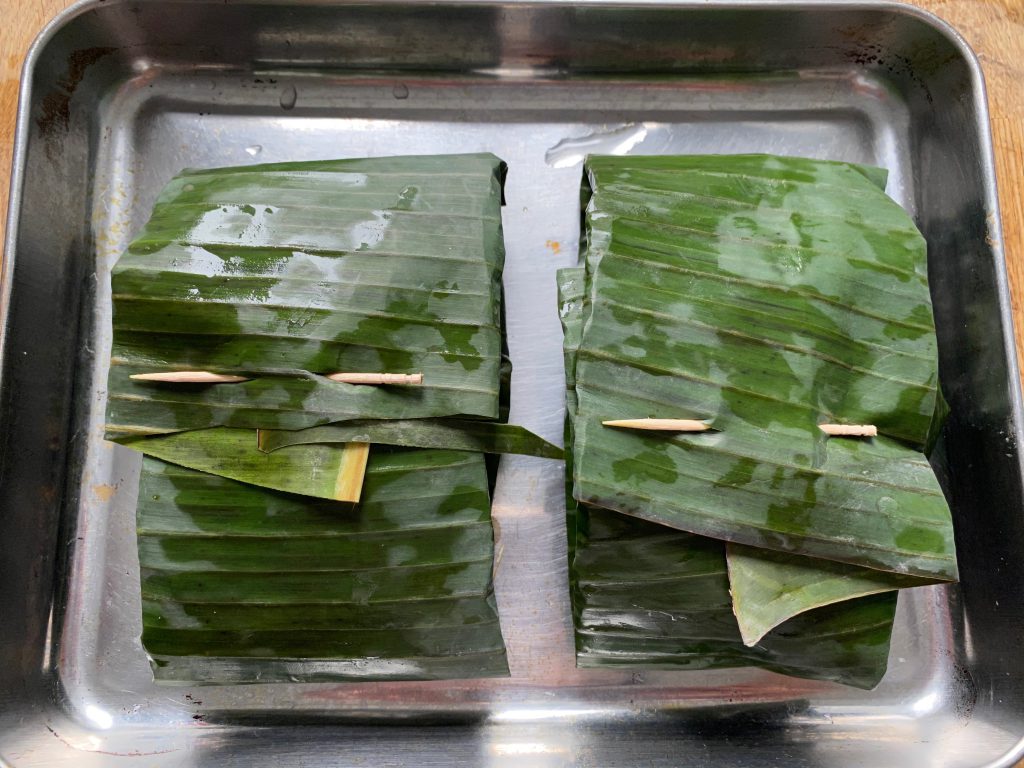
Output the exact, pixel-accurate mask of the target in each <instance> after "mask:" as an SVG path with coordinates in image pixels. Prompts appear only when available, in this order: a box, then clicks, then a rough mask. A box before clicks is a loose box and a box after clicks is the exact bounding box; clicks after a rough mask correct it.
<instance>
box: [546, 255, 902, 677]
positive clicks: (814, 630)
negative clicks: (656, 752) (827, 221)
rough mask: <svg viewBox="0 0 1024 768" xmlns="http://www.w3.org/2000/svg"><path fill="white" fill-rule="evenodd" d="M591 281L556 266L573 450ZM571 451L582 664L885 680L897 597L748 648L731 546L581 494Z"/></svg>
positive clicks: (808, 619)
mask: <svg viewBox="0 0 1024 768" xmlns="http://www.w3.org/2000/svg"><path fill="white" fill-rule="evenodd" d="M584 282H585V275H584V270H583V269H565V270H560V271H559V273H558V289H559V306H560V312H559V314H560V316H561V318H562V327H563V331H564V349H565V371H566V382H567V385H566V396H567V409H566V412H567V419H566V446H567V447H568V446H572V445H573V430H572V425H573V421H574V419H575V416H576V401H575V367H576V352H577V349H578V345H579V341H580V338H581V332H582V326H583V292H584ZM572 459H573V453H572V451H571V450H567V451H566V481H567V484H566V527H567V531H568V536H569V542H568V550H569V575H570V596H571V601H572V607H573V622H574V626H575V635H576V652H577V655H576V658H577V663H578V665H579V666H581V667H605V666H625V667H632V668H661V669H684V670H697V669H716V668H727V667H738V666H755V667H760V668H762V669H768V670H772V671H775V672H780V673H783V674H789V675H793V676H796V677H804V678H811V679H820V680H830V681H834V682H839V683H843V684H846V685H852V686H856V687H860V688H872V687H874V685H876V684H877V682H878V680H879V679H880V678H881V675H882V674H883V673H884V671H885V665H886V658H887V656H888V648H889V636H890V634H891V630H892V619H893V616H894V613H895V608H896V600H895V593H892V592H890V593H888V594H877V595H875V596H873V597H865V599H863V600H852V601H851V602H850V603H849V604H847V605H844V606H841V607H831V608H827V607H819V608H816V609H810V610H807V611H804V612H803V613H802V615H800V616H797V617H796V618H791V620H789V621H786V622H785V623H781V622H779V623H781V626H778V628H777V629H775V630H774V631H766V632H765V633H762V636H761V637H760V639H759V642H757V643H754V644H753V647H749V646H750V644H747V643H746V642H745V639H746V638H745V635H744V627H743V626H742V624H741V623H739V620H740V618H741V617H739V616H737V615H736V614H735V613H734V612H733V598H732V594H731V585H730V579H729V574H728V572H727V564H728V567H731V566H732V562H731V561H727V559H726V549H727V545H725V544H724V543H723V542H721V541H717V540H715V539H711V538H705V537H701V536H694V535H691V534H686V533H683V532H680V531H678V530H675V529H672V528H668V527H665V526H662V525H656V524H652V523H648V522H646V521H643V520H639V519H637V518H634V517H631V516H627V515H621V514H618V513H615V512H612V511H610V510H607V509H601V508H599V507H596V506H592V505H588V504H582V503H580V502H578V501H577V500H576V498H575V497H574V495H573V486H572V481H571V477H572ZM730 546H731V545H730ZM867 594H869V593H865V595H867ZM774 626H777V624H776V625H773V627H772V628H771V629H774Z"/></svg>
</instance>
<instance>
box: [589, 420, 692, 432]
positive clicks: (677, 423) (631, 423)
mask: <svg viewBox="0 0 1024 768" xmlns="http://www.w3.org/2000/svg"><path fill="white" fill-rule="evenodd" d="M601 423H602V424H603V425H604V426H606V427H619V428H621V429H644V430H650V431H653V432H706V431H707V430H709V429H711V427H710V425H708V424H707V422H704V421H699V420H698V419H615V420H612V421H602V422H601Z"/></svg>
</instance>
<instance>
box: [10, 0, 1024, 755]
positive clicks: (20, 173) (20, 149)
mask: <svg viewBox="0 0 1024 768" xmlns="http://www.w3.org/2000/svg"><path fill="white" fill-rule="evenodd" d="M132 2H139V0H77V1H76V2H75V3H73V4H72V5H71V6H69V7H68V8H66V9H65V10H63V11H62V12H60V13H59V14H57V15H56V16H54V17H53V18H52V19H51V20H50V21H49V22H48V23H47V24H46V25H45V26H44V27H43V28H42V29H41V30H40V32H39V33H38V34H37V36H36V37H35V39H34V40H33V42H32V43H31V45H30V46H29V48H28V52H27V54H26V56H25V59H24V62H23V64H22V67H21V73H20V82H19V89H18V108H17V117H16V123H15V133H14V142H13V152H12V161H11V175H10V197H9V204H8V209H7V214H6V219H5V222H6V227H7V228H6V230H5V234H4V240H3V252H2V255H0V258H2V262H0V391H2V388H3V387H4V385H5V384H6V379H5V368H6V363H7V359H8V354H9V353H8V350H7V338H6V336H7V334H6V329H7V326H8V320H9V313H10V307H11V293H12V290H13V282H14V269H15V264H16V261H17V241H18V239H19V222H20V219H21V210H22V204H23V199H22V198H23V187H24V182H25V177H26V161H27V153H28V146H29V140H30V136H31V133H32V128H31V121H30V114H29V112H30V107H31V104H32V98H33V93H34V89H33V85H32V80H33V76H34V74H35V72H36V68H37V67H38V65H39V63H40V60H41V59H42V57H43V55H44V53H45V50H46V48H47V46H48V45H49V44H50V42H51V41H52V40H53V38H54V37H55V36H56V35H57V34H58V33H59V32H60V31H61V30H62V29H64V28H65V27H66V26H67V25H68V24H69V23H71V22H72V21H73V20H74V19H76V18H78V17H79V16H83V15H85V14H87V13H89V12H92V11H95V10H98V9H102V8H110V7H113V6H115V5H128V4H131V3H132ZM173 2H175V3H176V4H181V5H196V6H199V5H208V4H212V0H173ZM221 2H222V3H223V4H227V5H238V6H246V5H280V6H294V7H300V6H316V7H321V8H324V7H336V8H344V7H346V6H358V5H363V4H364V2H361V0H306V1H305V2H304V1H303V0H278V1H277V2H275V0H221ZM374 3H375V4H377V5H381V6H388V5H393V6H409V5H420V6H427V5H451V6H467V7H483V8H487V7H561V8H566V9H571V8H588V7H589V8H594V7H600V8H609V9H611V8H615V9H619V10H627V11H628V10H634V9H635V10H658V11H679V12H691V11H702V12H711V11H743V10H749V11H758V10H760V11H765V10H779V11H796V10H800V11H811V12H816V13H823V14H827V13H829V12H834V11H847V12H849V11H874V12H881V13H888V14H893V15H897V16H906V17H911V18H914V19H916V20H918V21H920V22H921V23H923V24H925V25H927V26H929V27H931V28H932V29H933V30H935V31H936V32H937V33H939V34H940V35H942V36H943V37H944V38H946V40H948V41H949V42H950V43H951V44H952V45H953V46H954V48H955V50H956V51H957V54H958V55H959V57H960V58H961V59H962V61H963V62H964V63H965V64H966V65H967V67H968V70H969V73H970V85H971V89H972V102H973V103H972V104H971V110H972V114H973V120H974V123H975V127H976V131H977V138H978V141H979V145H980V150H981V152H980V154H979V158H978V162H979V165H980V172H981V177H982V186H983V187H984V189H983V198H984V201H985V209H986V213H987V219H988V231H987V234H988V237H987V238H986V240H987V242H986V249H987V250H988V252H989V253H991V254H992V257H993V267H994V275H995V283H996V285H995V288H996V295H997V300H998V303H999V318H1000V326H1001V328H1002V330H1003V334H1004V339H1003V347H1004V349H1003V352H1004V359H1005V361H1006V366H1007V375H1008V376H1010V377H1011V381H1010V389H1011V392H1010V393H1009V394H1010V402H1009V413H1008V417H1009V422H1010V423H1011V424H1012V427H1013V432H1014V434H1015V436H1016V438H1017V442H1018V444H1021V443H1022V442H1024V417H1022V412H1024V396H1022V385H1021V364H1020V361H1019V360H1018V357H1017V352H1016V345H1015V335H1016V333H1017V329H1016V328H1015V323H1014V316H1013V309H1012V304H1011V296H1010V289H1009V280H1008V265H1007V260H1006V253H1005V251H1004V247H1003V236H1002V216H1001V211H1000V205H999V198H998V186H997V185H998V179H997V178H996V172H995V159H994V146H993V139H992V130H991V124H990V110H989V106H988V91H987V88H986V84H985V77H984V73H983V70H982V67H981V63H980V60H979V58H978V55H977V54H976V53H975V51H974V50H973V49H972V48H971V46H970V45H969V44H968V43H967V41H966V40H965V38H964V37H963V36H962V35H961V33H960V32H959V31H958V30H957V29H956V28H955V27H953V26H952V25H951V24H950V23H949V22H946V21H945V20H943V19H942V18H941V17H939V16H938V15H936V14H935V13H933V12H931V11H929V10H926V9H923V8H921V7H919V6H916V5H912V4H909V3H905V2H898V1H896V0H807V1H806V2H799V1H796V0H705V1H704V2H700V0H374ZM218 4H220V3H218ZM1019 464H1020V466H1021V469H1022V472H1021V474H1022V476H1024V457H1022V458H1021V459H1020V460H1019ZM1021 758H1024V734H1022V735H1021V738H1020V739H1019V740H1018V741H1017V742H1016V743H1015V744H1014V745H1013V746H1012V747H1011V748H1010V749H1009V750H1008V751H1007V752H1006V753H1004V754H1003V755H1002V756H1001V757H998V758H996V759H995V760H993V761H991V762H990V763H988V764H987V767H988V768H1001V767H1005V768H1011V767H1012V766H1015V765H1017V763H1018V761H1020V760H1021ZM2 761H3V759H2V757H0V762H2Z"/></svg>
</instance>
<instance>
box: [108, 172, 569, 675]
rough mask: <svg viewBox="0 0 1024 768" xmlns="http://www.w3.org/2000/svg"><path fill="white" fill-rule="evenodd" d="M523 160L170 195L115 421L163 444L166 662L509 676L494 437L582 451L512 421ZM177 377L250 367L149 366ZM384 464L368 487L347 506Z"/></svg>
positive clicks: (243, 670)
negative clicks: (505, 204) (511, 333)
mask: <svg viewBox="0 0 1024 768" xmlns="http://www.w3.org/2000/svg"><path fill="white" fill-rule="evenodd" d="M503 178H504V164H503V163H502V162H501V161H500V160H498V159H497V158H495V157H494V156H492V155H459V156H436V157H404V158H378V159H369V160H339V161H324V162H311V163H281V164H275V165H262V166H250V167H241V168H225V169H213V170H201V171H185V172H183V173H182V174H181V175H179V176H178V177H176V178H175V179H174V180H172V181H171V182H170V183H169V184H168V186H167V187H166V188H165V189H164V190H163V191H162V192H161V194H160V196H159V198H158V200H157V203H156V206H155V208H154V210H153V213H152V216H151V218H150V220H149V222H148V223H147V224H146V226H145V229H144V230H143V232H142V233H141V234H140V235H139V237H138V238H136V240H135V241H133V243H132V244H131V245H130V247H129V248H128V250H127V251H126V253H125V254H124V255H123V256H122V258H121V259H120V261H119V262H118V264H117V265H116V266H115V269H114V271H113V276H112V289H113V291H112V292H113V305H114V311H113V328H114V342H113V349H112V355H111V357H112V360H111V369H110V376H109V384H108V391H109V401H108V409H107V427H106V433H107V437H108V438H109V439H112V440H114V441H116V442H119V443H121V444H123V445H125V446H127V447H130V448H132V449H134V450H137V451H140V452H142V453H143V454H145V455H146V458H145V460H144V462H143V475H142V481H141V484H140V491H139V504H138V509H137V519H138V542H139V558H140V565H141V568H142V571H141V573H142V595H143V614H144V616H143V625H144V630H143V636H142V640H143V645H144V647H145V648H146V650H147V652H148V653H149V654H150V657H151V659H152V661H153V666H154V672H155V675H156V677H157V679H158V680H171V681H195V682H253V681H273V680H292V681H297V680H327V679H334V680H337V679H433V678H450V677H480V676H493V675H503V674H507V663H506V661H505V650H504V645H503V642H502V637H501V632H500V627H499V624H498V618H497V613H496V610H495V601H494V596H493V591H492V588H491V572H492V569H493V561H494V557H493V554H494V544H493V532H492V527H491V521H490V488H491V484H492V482H493V469H494V467H493V462H492V461H490V460H489V458H490V457H487V456H485V454H494V453H507V452H526V453H533V454H537V455H549V456H557V455H559V453H560V451H559V449H557V448H556V447H554V446H552V445H550V444H548V443H545V442H544V441H542V440H540V439H539V438H537V437H536V436H535V435H532V434H530V433H529V432H527V431H526V430H523V429H521V428H518V427H515V426H513V425H508V424H505V423H501V422H503V421H504V420H505V419H506V418H507V402H508V381H509V366H508V361H507V355H506V345H505V339H504V330H503V310H502V287H501V274H502V267H503V262H504V244H503V241H502V232H501V211H500V207H501V204H502V184H503ZM162 371H172V372H180V371H209V372H213V373H222V374H232V375H235V376H240V377H244V378H245V379H246V380H245V381H242V382H239V383H230V384H182V383H172V382H154V381H140V380H137V379H132V378H131V376H132V375H133V374H139V373H147V374H149V373H160V372H162ZM336 372H387V373H400V374H412V373H422V374H423V385H422V386H407V387H400V386H360V385H352V384H344V383H339V382H335V381H332V380H330V379H328V378H326V376H327V375H328V374H331V373H336ZM367 444H373V445H372V447H371V449H370V450H369V453H368V454H367V452H366V450H365V446H366V445H367ZM452 448H460V449H463V450H452ZM353 457H358V458H357V459H354V458H353ZM360 461H361V463H360ZM363 466H365V481H363V482H362V485H361V494H362V495H361V497H359V503H358V504H351V503H343V502H341V501H339V499H350V498H351V497H350V496H349V495H347V494H348V493H349V491H348V490H345V491H344V492H343V491H342V490H341V489H342V488H345V489H348V488H349V486H350V482H349V481H350V480H351V476H350V475H351V473H352V472H351V471H352V469H353V467H356V469H355V471H356V472H360V473H361V469H362V467H363Z"/></svg>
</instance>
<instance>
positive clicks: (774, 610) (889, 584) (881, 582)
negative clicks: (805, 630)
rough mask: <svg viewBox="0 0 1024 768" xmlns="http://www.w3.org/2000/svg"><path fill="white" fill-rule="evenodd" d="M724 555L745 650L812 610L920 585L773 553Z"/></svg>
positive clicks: (731, 548)
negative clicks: (790, 620) (766, 635)
mask: <svg viewBox="0 0 1024 768" xmlns="http://www.w3.org/2000/svg"><path fill="white" fill-rule="evenodd" d="M725 551H726V555H727V557H726V560H727V562H728V566H729V583H730V585H731V592H732V600H733V606H734V609H735V610H734V612H735V614H736V619H737V622H738V624H739V630H740V635H741V636H742V637H743V642H744V643H746V644H747V645H754V644H756V643H757V642H758V641H759V640H760V639H761V638H762V637H763V636H764V635H765V634H767V633H768V632H769V631H770V630H772V629H774V628H775V627H777V626H779V625H780V624H782V623H783V622H784V621H786V620H787V619H789V618H791V617H793V616H796V615H797V614H799V613H802V612H803V611H806V610H808V609H809V607H816V606H824V605H833V604H835V603H840V602H842V601H844V600H850V599H853V598H857V597H865V596H867V595H876V594H879V593H881V592H891V591H893V590H897V589H901V588H905V587H917V586H920V585H921V580H920V579H918V578H916V577H914V576H907V575H905V574H900V573H889V572H887V571H875V570H869V569H867V568H861V567H859V566H856V565H849V564H848V563H838V562H834V561H829V560H821V559H815V558H809V557H803V556H802V555H792V554H789V553H786V552H775V551H773V550H770V549H757V548H755V547H744V546H741V545H739V544H727V545H726V547H725Z"/></svg>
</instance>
